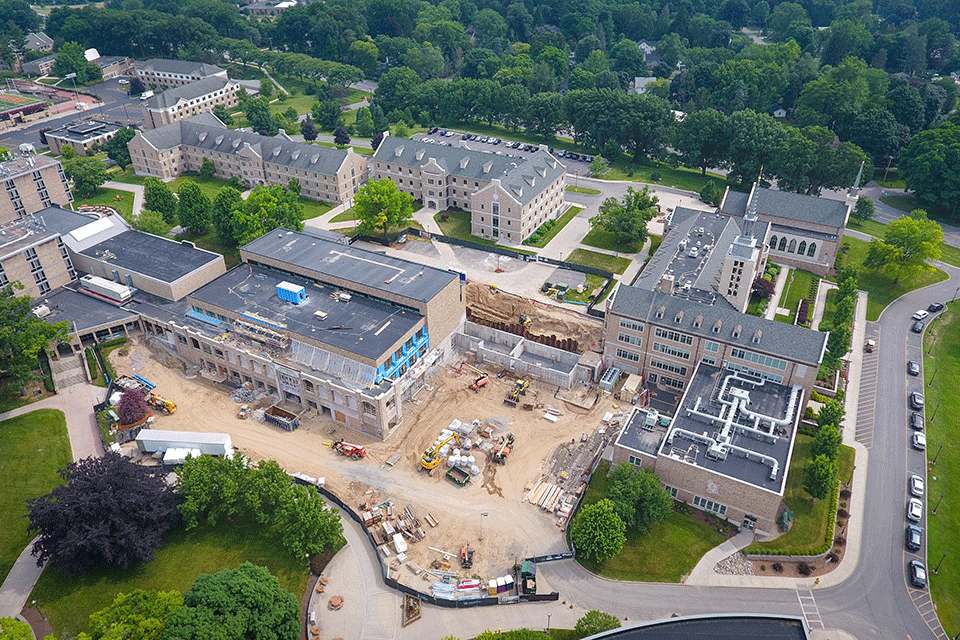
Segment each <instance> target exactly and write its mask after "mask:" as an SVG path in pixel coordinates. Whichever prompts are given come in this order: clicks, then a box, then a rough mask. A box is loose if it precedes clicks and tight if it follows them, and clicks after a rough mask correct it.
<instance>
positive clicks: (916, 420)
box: [910, 411, 923, 431]
mask: <svg viewBox="0 0 960 640" xmlns="http://www.w3.org/2000/svg"><path fill="white" fill-rule="evenodd" d="M910 428H911V429H916V430H917V431H923V416H922V415H920V414H919V413H917V412H916V411H914V412H913V413H911V414H910Z"/></svg>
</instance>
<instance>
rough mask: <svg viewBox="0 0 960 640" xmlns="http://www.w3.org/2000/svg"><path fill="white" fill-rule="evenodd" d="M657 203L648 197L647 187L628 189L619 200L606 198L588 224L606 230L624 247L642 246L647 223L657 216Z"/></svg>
mask: <svg viewBox="0 0 960 640" xmlns="http://www.w3.org/2000/svg"><path fill="white" fill-rule="evenodd" d="M659 202H660V199H659V198H658V197H657V196H653V195H650V192H649V190H648V188H647V187H644V188H643V189H642V190H640V191H637V190H635V189H634V188H633V187H629V188H628V189H627V193H626V194H625V195H624V196H623V198H622V199H620V200H617V199H616V198H606V199H605V200H604V201H603V202H602V203H601V204H600V212H599V213H598V214H597V215H596V216H594V217H593V218H591V219H590V224H591V225H593V226H595V227H602V228H603V229H606V230H607V231H609V232H610V233H612V234H614V236H616V239H617V241H618V242H620V243H622V244H624V245H628V244H632V243H639V244H643V243H644V242H646V240H647V223H648V222H650V221H651V220H653V219H654V218H655V217H656V216H657V211H658V209H657V204H658V203H659Z"/></svg>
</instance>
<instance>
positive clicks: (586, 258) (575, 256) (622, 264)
mask: <svg viewBox="0 0 960 640" xmlns="http://www.w3.org/2000/svg"><path fill="white" fill-rule="evenodd" d="M566 261H567V262H572V263H573V264H582V265H583V266H585V267H594V268H596V269H606V270H607V271H612V272H613V273H623V272H624V271H626V270H627V267H629V266H630V262H631V261H630V258H618V257H617V256H611V255H607V254H606V253H599V252H597V251H590V250H588V249H575V250H574V251H573V253H571V254H570V255H569V256H567V258H566Z"/></svg>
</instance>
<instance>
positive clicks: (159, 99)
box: [146, 76, 232, 109]
mask: <svg viewBox="0 0 960 640" xmlns="http://www.w3.org/2000/svg"><path fill="white" fill-rule="evenodd" d="M231 82H232V81H231V80H228V79H226V78H223V77H221V76H210V77H208V78H204V79H202V80H197V81H196V82H191V83H190V84H184V85H181V86H179V87H172V88H170V89H167V90H166V91H162V92H160V93H158V94H155V95H154V96H153V97H152V98H150V99H149V100H147V101H146V104H147V108H148V109H166V108H167V107H172V106H174V105H175V104H177V102H179V101H180V100H188V101H189V100H193V99H195V98H199V97H201V96H205V95H208V94H210V93H213V92H214V91H219V90H220V89H223V88H224V87H225V86H227V85H228V84H230V83H231Z"/></svg>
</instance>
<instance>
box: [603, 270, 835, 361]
mask: <svg viewBox="0 0 960 640" xmlns="http://www.w3.org/2000/svg"><path fill="white" fill-rule="evenodd" d="M661 306H662V307H664V308H665V310H664V313H663V317H662V318H657V317H656V313H657V311H658V310H659V308H660V307H661ZM609 309H610V311H611V312H612V313H614V314H616V315H620V316H626V317H628V318H633V319H635V320H641V321H644V322H650V323H652V324H654V325H660V326H664V327H670V328H673V329H677V330H679V331H685V332H687V333H690V334H693V335H697V336H700V337H701V338H705V339H708V340H717V341H720V342H724V343H727V344H734V345H738V346H742V347H743V348H744V349H748V350H750V351H755V352H758V353H763V354H768V355H771V356H775V357H778V358H784V359H787V360H792V361H796V362H803V363H806V364H808V365H809V366H813V367H819V366H820V360H821V358H822V356H823V350H824V348H825V346H826V342H827V334H826V333H822V332H820V331H814V330H812V329H805V328H803V327H798V326H794V325H792V324H784V323H783V322H776V321H774V320H765V319H763V318H758V317H757V316H751V315H746V314H743V313H740V312H738V311H737V310H735V309H734V308H733V307H731V306H730V305H729V304H727V303H726V302H725V301H723V302H722V303H721V302H720V300H718V302H717V304H714V305H712V306H711V305H707V304H701V303H697V302H692V301H690V300H686V299H684V298H679V297H676V296H671V295H669V294H666V293H660V292H659V291H645V290H643V289H640V288H638V287H631V286H627V285H623V284H621V285H620V286H618V287H617V290H616V292H615V294H614V297H613V301H612V302H611V303H610V307H609ZM678 311H683V317H682V318H681V320H680V322H675V321H674V320H675V318H676V316H677V312H678ZM698 316H702V317H703V320H702V322H701V323H700V326H699V327H695V326H694V322H695V321H696V319H697V317H698ZM718 320H719V321H720V322H721V327H720V332H719V333H714V332H713V327H714V325H715V324H716V322H717V321H718ZM738 325H739V326H740V327H741V331H740V337H739V338H735V337H733V330H734V328H736V327H737V326H738ZM757 330H760V331H761V332H762V337H761V339H760V343H759V344H756V343H754V342H753V336H754V335H755V334H756V332H757Z"/></svg>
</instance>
